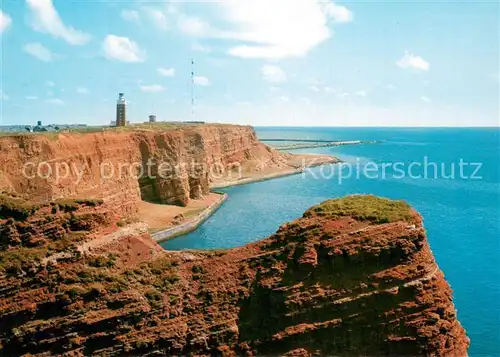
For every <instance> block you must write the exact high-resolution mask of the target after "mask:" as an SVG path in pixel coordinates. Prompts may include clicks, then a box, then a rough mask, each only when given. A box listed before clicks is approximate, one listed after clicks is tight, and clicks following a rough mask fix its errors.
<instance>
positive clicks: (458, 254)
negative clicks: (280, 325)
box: [162, 127, 500, 356]
mask: <svg viewBox="0 0 500 357" xmlns="http://www.w3.org/2000/svg"><path fill="white" fill-rule="evenodd" d="M256 131H257V135H258V136H259V138H261V139H277V138H280V139H308V140H331V141H337V140H345V141H348V140H363V141H376V143H369V144H368V143H367V144H361V145H351V146H339V147H323V148H309V149H300V150H294V151H293V152H296V153H318V154H329V155H334V156H337V157H338V158H340V159H341V160H342V161H343V163H342V164H338V165H335V166H327V167H316V168H313V169H310V170H306V171H305V172H304V173H303V174H298V175H294V176H287V177H282V178H278V179H274V180H270V181H263V182H258V183H253V184H248V185H243V186H234V187H230V188H226V189H223V190H222V191H224V192H226V193H227V194H228V200H227V201H226V202H225V203H224V205H223V206H222V207H221V208H220V209H219V210H218V211H217V212H216V213H215V214H214V215H213V216H211V217H210V218H209V219H208V220H207V221H206V222H205V223H204V224H203V225H201V226H200V227H199V228H198V229H197V230H196V231H194V232H192V233H190V234H187V235H184V236H181V237H178V238H175V239H172V240H170V241H167V242H164V243H162V246H163V247H164V248H165V249H168V250H182V249H219V248H232V247H237V246H241V245H244V244H246V243H250V242H253V241H257V240H260V239H263V238H265V237H267V236H268V235H270V234H272V233H274V232H275V231H276V230H277V229H278V227H279V226H280V225H281V224H283V223H285V222H288V221H290V220H293V219H295V218H298V217H300V216H301V215H302V214H303V212H304V211H305V210H306V209H308V208H309V207H311V206H313V205H316V204H318V203H320V202H322V201H325V200H327V199H330V198H335V197H342V196H345V195H349V194H374V195H378V196H383V197H388V198H392V199H398V200H405V201H407V202H408V203H410V204H411V205H412V206H413V207H414V208H416V209H417V210H418V211H419V212H420V213H421V214H422V216H423V218H424V225H425V228H426V229H427V234H428V240H429V243H430V246H431V249H432V251H433V253H434V256H435V257H436V259H437V262H438V264H439V266H440V267H441V269H442V270H443V271H444V273H445V276H446V279H447V280H448V282H449V283H450V284H451V287H452V289H453V291H454V303H455V306H456V308H457V311H458V319H459V320H460V322H461V323H462V325H463V326H464V327H465V329H466V330H467V335H468V336H469V337H470V339H471V347H470V349H469V354H470V355H471V356H500V264H499V263H500V219H499V218H500V217H499V215H500V131H499V129H498V128H460V129H457V128H306V127H300V128H299V127H294V128H276V127H274V128H271V127H266V128H256ZM268 144H270V145H282V144H286V142H268Z"/></svg>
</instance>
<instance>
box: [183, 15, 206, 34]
mask: <svg viewBox="0 0 500 357" xmlns="http://www.w3.org/2000/svg"><path fill="white" fill-rule="evenodd" d="M178 26H179V29H180V30H181V31H182V32H184V33H185V34H187V35H190V36H204V35H205V36H206V35H207V34H208V33H209V32H210V31H211V27H210V25H209V24H208V23H206V22H205V21H203V20H201V19H199V18H197V17H191V16H185V15H182V16H180V17H179V20H178Z"/></svg>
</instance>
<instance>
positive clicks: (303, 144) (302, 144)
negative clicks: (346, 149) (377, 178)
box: [261, 139, 376, 150]
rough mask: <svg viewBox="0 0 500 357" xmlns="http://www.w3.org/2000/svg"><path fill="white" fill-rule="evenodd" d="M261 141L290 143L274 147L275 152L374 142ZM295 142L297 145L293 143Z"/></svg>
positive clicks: (372, 142) (370, 142)
mask: <svg viewBox="0 0 500 357" xmlns="http://www.w3.org/2000/svg"><path fill="white" fill-rule="evenodd" d="M261 141H266V142H273V141H274V142H280V141H286V142H292V143H293V144H284V145H274V146H273V148H275V149H276V150H298V149H311V148H322V147H331V146H343V145H360V144H374V143H376V142H375V141H362V140H348V141H328V140H299V139H292V140H287V139H265V140H261ZM295 142H297V143H295Z"/></svg>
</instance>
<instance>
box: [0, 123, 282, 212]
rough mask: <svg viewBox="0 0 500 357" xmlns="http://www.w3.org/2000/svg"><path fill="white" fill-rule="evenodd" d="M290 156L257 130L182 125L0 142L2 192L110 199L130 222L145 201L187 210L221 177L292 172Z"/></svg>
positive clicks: (41, 199) (33, 197) (45, 197)
mask: <svg viewBox="0 0 500 357" xmlns="http://www.w3.org/2000/svg"><path fill="white" fill-rule="evenodd" d="M288 156H289V155H287V154H282V153H279V152H278V151H276V150H273V149H271V148H269V147H268V146H265V145H264V144H262V143H261V142H260V141H259V140H258V139H257V137H256V135H255V132H254V130H253V128H252V127H249V126H237V125H215V124H210V125H183V126H177V127H176V126H172V127H171V128H167V129H165V128H160V129H159V130H141V129H134V130H125V131H116V130H113V131H98V132H88V133H76V132H73V133H71V132H69V133H60V134H57V133H47V134H43V135H42V134H40V135H17V136H16V135H14V136H5V137H0V190H3V191H8V192H15V193H22V194H25V195H27V196H29V197H30V199H31V201H33V202H44V201H47V200H53V199H61V198H75V197H93V198H97V199H104V200H105V202H106V204H107V205H108V206H113V207H114V210H115V212H117V213H119V214H121V215H123V216H125V217H131V216H133V215H134V214H135V213H137V209H138V202H139V201H140V200H141V199H142V200H146V201H152V202H158V203H166V204H176V205H182V206H185V205H186V204H187V203H188V202H189V200H190V199H196V198H200V197H201V196H203V195H205V194H207V193H208V190H209V185H210V182H211V181H212V180H213V179H214V178H215V177H221V176H224V175H230V174H231V173H232V172H233V171H234V175H237V174H241V171H238V170H242V169H244V170H250V171H251V170H258V169H259V167H263V166H271V167H285V166H286V162H287V160H288Z"/></svg>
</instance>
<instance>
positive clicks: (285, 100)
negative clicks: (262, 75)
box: [278, 95, 290, 103]
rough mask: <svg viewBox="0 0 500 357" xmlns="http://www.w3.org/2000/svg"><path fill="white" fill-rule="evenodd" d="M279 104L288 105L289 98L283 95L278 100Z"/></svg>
mask: <svg viewBox="0 0 500 357" xmlns="http://www.w3.org/2000/svg"><path fill="white" fill-rule="evenodd" d="M278 99H279V100H280V101H281V102H283V103H288V102H290V98H289V97H287V96H285V95H282V96H281V97H279V98H278Z"/></svg>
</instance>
